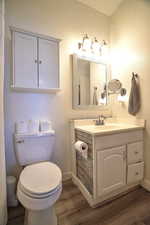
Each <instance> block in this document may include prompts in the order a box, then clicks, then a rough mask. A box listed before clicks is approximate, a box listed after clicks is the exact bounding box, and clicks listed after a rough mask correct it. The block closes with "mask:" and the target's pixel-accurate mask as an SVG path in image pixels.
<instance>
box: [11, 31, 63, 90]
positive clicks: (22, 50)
mask: <svg viewBox="0 0 150 225" xmlns="http://www.w3.org/2000/svg"><path fill="white" fill-rule="evenodd" d="M11 32H12V59H13V65H12V66H13V79H12V88H13V89H14V90H23V91H37V92H38V91H42V90H43V91H44V90H45V91H46V90H47V91H49V92H52V91H53V92H55V91H58V90H59V88H60V87H59V40H57V39H54V38H50V37H46V36H41V35H37V34H33V33H28V32H24V31H20V30H17V29H14V28H11Z"/></svg>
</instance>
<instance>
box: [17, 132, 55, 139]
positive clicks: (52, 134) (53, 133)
mask: <svg viewBox="0 0 150 225" xmlns="http://www.w3.org/2000/svg"><path fill="white" fill-rule="evenodd" d="M14 135H15V137H17V138H26V137H46V136H55V131H54V130H49V131H46V132H38V133H34V134H31V133H15V134H14Z"/></svg>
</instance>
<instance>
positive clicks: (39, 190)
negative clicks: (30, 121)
mask: <svg viewBox="0 0 150 225" xmlns="http://www.w3.org/2000/svg"><path fill="white" fill-rule="evenodd" d="M54 140H55V133H54V131H53V130H52V131H49V132H46V133H41V132H39V133H37V134H15V135H14V142H15V153H16V159H17V161H18V163H19V165H20V166H22V167H24V169H23V170H22V172H21V174H20V177H19V181H18V185H17V197H18V199H19V201H20V203H21V204H22V205H23V206H24V208H25V221H24V224H25V225H57V217H56V214H55V210H54V207H53V206H54V204H55V202H56V201H57V200H58V198H59V196H60V194H61V191H62V173H61V170H60V169H59V167H58V166H57V165H55V164H54V163H52V162H50V160H51V155H52V151H53V149H54Z"/></svg>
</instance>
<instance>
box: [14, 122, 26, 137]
mask: <svg viewBox="0 0 150 225" xmlns="http://www.w3.org/2000/svg"><path fill="white" fill-rule="evenodd" d="M15 131H16V133H17V134H24V133H27V132H28V125H27V123H26V122H25V121H19V122H17V123H15Z"/></svg>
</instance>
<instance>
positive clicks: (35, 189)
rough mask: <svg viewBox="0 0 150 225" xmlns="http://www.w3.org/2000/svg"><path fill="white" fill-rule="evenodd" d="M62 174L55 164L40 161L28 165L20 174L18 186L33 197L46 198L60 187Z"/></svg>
mask: <svg viewBox="0 0 150 225" xmlns="http://www.w3.org/2000/svg"><path fill="white" fill-rule="evenodd" d="M61 183H62V174H61V170H60V169H59V167H58V166H57V165H55V164H54V163H51V162H41V163H36V164H32V165H29V166H27V167H25V168H24V169H23V171H22V172H21V174H20V179H19V183H18V188H19V189H20V190H21V191H22V192H23V193H24V194H26V195H27V196H29V197H31V198H35V199H43V198H48V197H49V196H51V195H53V194H55V193H56V192H57V191H58V189H60V188H61V185H62V184H61Z"/></svg>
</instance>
